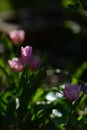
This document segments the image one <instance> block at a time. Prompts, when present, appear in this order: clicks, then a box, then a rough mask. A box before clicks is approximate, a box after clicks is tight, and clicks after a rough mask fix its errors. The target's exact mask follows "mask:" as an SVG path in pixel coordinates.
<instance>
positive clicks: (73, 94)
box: [64, 84, 81, 101]
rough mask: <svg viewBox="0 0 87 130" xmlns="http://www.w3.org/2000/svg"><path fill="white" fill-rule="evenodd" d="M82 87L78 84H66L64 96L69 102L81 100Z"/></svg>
mask: <svg viewBox="0 0 87 130" xmlns="http://www.w3.org/2000/svg"><path fill="white" fill-rule="evenodd" d="M80 90H81V86H80V85H78V84H73V85H71V84H66V85H65V89H64V96H65V98H66V99H67V100H69V101H75V100H77V99H78V98H79V93H80Z"/></svg>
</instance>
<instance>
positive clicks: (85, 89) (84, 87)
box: [81, 83, 87, 93]
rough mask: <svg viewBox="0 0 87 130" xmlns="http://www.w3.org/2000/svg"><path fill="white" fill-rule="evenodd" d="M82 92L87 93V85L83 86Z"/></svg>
mask: <svg viewBox="0 0 87 130" xmlns="http://www.w3.org/2000/svg"><path fill="white" fill-rule="evenodd" d="M81 90H82V91H83V92H84V93H87V83H84V84H83V85H82V86H81Z"/></svg>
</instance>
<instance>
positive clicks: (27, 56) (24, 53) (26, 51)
mask: <svg viewBox="0 0 87 130" xmlns="http://www.w3.org/2000/svg"><path fill="white" fill-rule="evenodd" d="M31 60H32V47H31V46H26V47H21V61H22V63H23V65H24V66H26V65H29V64H30V62H31Z"/></svg>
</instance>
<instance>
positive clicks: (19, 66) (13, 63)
mask: <svg viewBox="0 0 87 130" xmlns="http://www.w3.org/2000/svg"><path fill="white" fill-rule="evenodd" d="M8 63H9V65H10V67H11V69H12V70H13V71H14V72H21V71H23V69H24V66H23V63H22V61H21V60H20V59H18V58H16V57H15V58H13V59H12V60H8Z"/></svg>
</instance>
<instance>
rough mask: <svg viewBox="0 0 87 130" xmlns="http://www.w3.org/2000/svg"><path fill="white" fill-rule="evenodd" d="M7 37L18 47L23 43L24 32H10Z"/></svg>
mask: <svg viewBox="0 0 87 130" xmlns="http://www.w3.org/2000/svg"><path fill="white" fill-rule="evenodd" d="M9 37H10V39H11V40H12V42H13V43H14V44H15V45H19V44H21V43H22V42H23V41H24V38H25V31H24V30H12V31H11V32H10V33H9Z"/></svg>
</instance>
